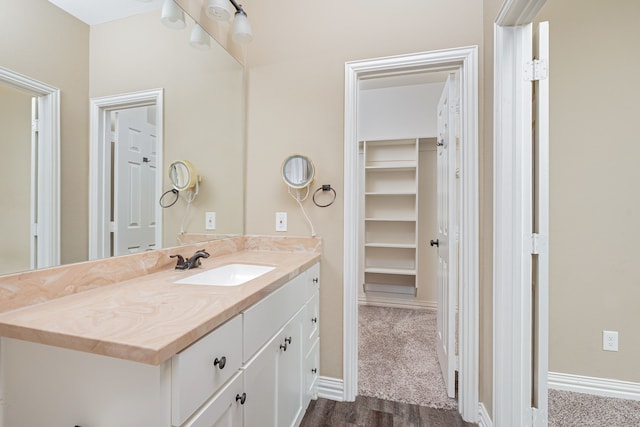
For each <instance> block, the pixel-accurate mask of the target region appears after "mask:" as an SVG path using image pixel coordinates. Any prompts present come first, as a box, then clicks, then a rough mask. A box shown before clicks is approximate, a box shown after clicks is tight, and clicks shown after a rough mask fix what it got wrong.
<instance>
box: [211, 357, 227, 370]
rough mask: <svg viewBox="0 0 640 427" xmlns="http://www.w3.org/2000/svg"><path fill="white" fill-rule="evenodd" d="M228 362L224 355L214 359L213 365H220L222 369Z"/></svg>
mask: <svg viewBox="0 0 640 427" xmlns="http://www.w3.org/2000/svg"><path fill="white" fill-rule="evenodd" d="M226 364H227V358H226V357H224V356H222V357H221V358H220V359H218V358H217V357H216V360H214V361H213V366H218V368H220V369H224V366H225V365H226Z"/></svg>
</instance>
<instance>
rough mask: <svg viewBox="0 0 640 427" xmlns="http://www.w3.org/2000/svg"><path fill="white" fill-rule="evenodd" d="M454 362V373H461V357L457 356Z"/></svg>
mask: <svg viewBox="0 0 640 427" xmlns="http://www.w3.org/2000/svg"><path fill="white" fill-rule="evenodd" d="M453 360H454V363H455V367H454V371H458V372H460V356H456V357H455V358H454V359H453Z"/></svg>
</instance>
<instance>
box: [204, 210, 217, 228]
mask: <svg viewBox="0 0 640 427" xmlns="http://www.w3.org/2000/svg"><path fill="white" fill-rule="evenodd" d="M204 228H205V229H207V230H215V229H216V213H215V212H206V213H205V214H204Z"/></svg>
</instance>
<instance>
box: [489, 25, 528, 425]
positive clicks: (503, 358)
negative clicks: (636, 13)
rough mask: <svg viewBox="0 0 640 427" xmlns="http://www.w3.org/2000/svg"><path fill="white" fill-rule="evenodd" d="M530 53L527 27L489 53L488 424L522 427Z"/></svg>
mask: <svg viewBox="0 0 640 427" xmlns="http://www.w3.org/2000/svg"><path fill="white" fill-rule="evenodd" d="M531 49H532V47H531V25H527V26H525V27H496V47H495V52H496V53H500V55H496V65H495V73H496V74H495V81H496V85H495V93H494V100H495V112H494V126H493V128H494V158H493V167H494V173H493V195H494V196H493V200H494V211H493V228H494V232H493V275H494V286H493V301H494V302H493V307H494V313H493V326H494V335H493V336H494V359H493V363H494V366H493V372H494V384H493V393H494V396H493V398H494V410H493V419H494V421H495V422H496V424H497V425H514V426H515V425H518V426H528V425H530V420H531V404H530V399H531V398H530V390H531V369H530V367H531V357H532V355H531V351H532V350H531V315H530V314H531V310H530V307H531V298H530V294H531V292H530V290H529V285H527V286H526V287H525V285H524V283H525V282H526V283H529V281H530V279H529V278H530V277H531V276H530V273H531V272H530V267H531V265H530V262H528V260H527V257H528V258H530V256H531V255H530V252H529V254H527V253H526V252H527V241H526V237H525V235H526V234H527V233H528V234H529V235H530V234H531V180H530V176H531V175H530V174H531V153H530V147H531V129H530V123H531V102H530V99H531V83H527V82H525V81H524V79H523V74H524V58H526V57H527V56H528V57H529V58H530V57H531ZM527 51H528V53H529V55H527V54H526V53H525V52H527ZM503 61H504V62H503ZM527 112H528V114H527ZM528 124H529V125H528ZM514 141H517V142H518V143H514ZM529 246H530V245H529Z"/></svg>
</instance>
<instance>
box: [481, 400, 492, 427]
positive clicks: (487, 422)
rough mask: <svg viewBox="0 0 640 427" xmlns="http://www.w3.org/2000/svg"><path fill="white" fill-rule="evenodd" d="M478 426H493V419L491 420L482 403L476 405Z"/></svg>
mask: <svg viewBox="0 0 640 427" xmlns="http://www.w3.org/2000/svg"><path fill="white" fill-rule="evenodd" d="M478 427H493V421H491V417H490V416H489V413H488V412H487V408H486V407H485V406H484V403H480V404H479V405H478Z"/></svg>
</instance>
